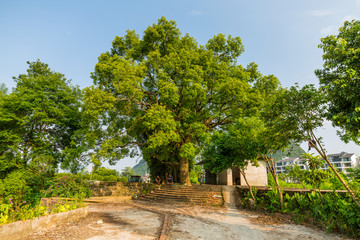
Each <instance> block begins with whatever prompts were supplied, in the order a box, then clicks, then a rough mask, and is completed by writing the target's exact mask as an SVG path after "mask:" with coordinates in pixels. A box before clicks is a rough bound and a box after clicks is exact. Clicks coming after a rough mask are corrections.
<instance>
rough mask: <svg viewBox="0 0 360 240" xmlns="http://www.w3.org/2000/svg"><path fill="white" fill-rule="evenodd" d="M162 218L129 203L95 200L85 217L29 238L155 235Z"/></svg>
mask: <svg viewBox="0 0 360 240" xmlns="http://www.w3.org/2000/svg"><path fill="white" fill-rule="evenodd" d="M162 221H163V219H162V216H161V215H159V214H157V213H154V212H150V211H145V210H142V209H139V208H137V207H134V206H130V205H129V204H126V203H118V204H93V205H90V206H89V215H88V216H87V217H86V218H83V219H81V220H80V221H76V222H69V223H66V224H64V225H60V226H58V227H55V228H52V229H49V230H46V231H40V232H37V233H35V234H32V235H30V236H29V237H27V238H26V239H29V240H35V239H37V240H48V239H67V240H68V239H69V240H70V239H71V240H75V239H76V240H78V239H79V240H85V239H88V240H103V239H104V240H105V239H145V240H146V239H156V238H157V237H158V236H159V231H160V230H161V229H160V227H161V226H162Z"/></svg>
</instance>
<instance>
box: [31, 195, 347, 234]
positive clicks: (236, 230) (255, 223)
mask: <svg viewBox="0 0 360 240" xmlns="http://www.w3.org/2000/svg"><path fill="white" fill-rule="evenodd" d="M144 208H146V209H144ZM156 211H158V212H160V211H161V212H167V213H168V214H169V226H168V229H167V239H169V240H172V239H174V240H175V239H179V240H182V239H184V240H185V239H190V240H192V239H211V240H214V239H215V240H216V239H241V240H254V239H267V240H272V239H274V240H275V239H276V240H277V239H284V240H285V239H345V238H341V237H339V236H337V235H334V234H328V233H325V232H323V231H316V230H313V229H310V228H307V227H304V226H299V225H294V224H282V223H275V224H268V223H265V224H264V222H266V221H263V220H264V219H262V218H266V216H265V215H261V214H254V213H251V212H245V211H239V210H238V209H236V208H235V207H233V206H231V205H229V204H226V207H223V208H204V207H196V206H181V205H165V204H159V203H148V202H141V201H136V202H134V203H133V204H126V203H119V204H95V205H90V208H89V212H90V214H89V215H88V217H86V218H84V219H82V220H80V221H78V222H71V223H67V224H65V225H62V226H59V227H56V228H53V229H49V230H47V231H42V232H38V233H36V234H33V235H31V236H29V237H28V238H27V239H29V240H30V239H31V240H35V239H37V240H45V239H88V240H102V239H158V237H159V235H160V231H161V228H162V221H163V214H159V213H157V212H156Z"/></svg>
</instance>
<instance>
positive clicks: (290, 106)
mask: <svg viewBox="0 0 360 240" xmlns="http://www.w3.org/2000/svg"><path fill="white" fill-rule="evenodd" d="M325 102H326V99H325V96H324V93H323V92H321V91H318V90H317V89H316V88H315V87H314V86H313V85H306V86H304V87H303V88H301V89H300V88H299V87H298V86H297V85H296V86H294V87H291V88H290V90H289V91H286V92H284V93H283V95H282V97H280V98H279V99H278V100H277V101H275V102H274V104H273V106H272V108H273V109H274V110H275V111H273V113H272V117H273V121H276V122H277V127H278V131H285V130H288V131H289V133H290V134H291V135H292V137H293V139H295V140H296V141H301V140H302V141H309V143H310V144H311V146H312V147H313V148H315V150H316V151H317V152H318V153H319V155H320V156H321V157H322V158H323V159H324V160H325V162H326V163H327V164H328V165H329V167H330V169H331V170H332V171H333V172H334V173H335V175H336V176H337V178H338V179H339V180H340V182H341V183H342V185H343V186H344V187H345V189H346V190H347V191H348V192H349V194H350V195H351V197H352V198H353V200H354V201H355V202H356V204H357V205H358V206H359V207H360V203H359V201H358V200H357V198H356V196H355V194H354V192H353V191H352V190H351V189H350V187H349V186H348V185H347V184H346V182H345V180H344V179H343V178H342V177H341V176H340V174H339V173H338V171H337V170H336V169H335V168H334V166H333V165H332V164H331V162H330V161H329V159H328V157H327V155H326V151H325V149H324V148H323V146H322V142H321V139H319V138H317V137H316V136H315V134H314V129H316V128H317V127H320V126H322V124H323V121H324V114H325V113H326V106H325Z"/></svg>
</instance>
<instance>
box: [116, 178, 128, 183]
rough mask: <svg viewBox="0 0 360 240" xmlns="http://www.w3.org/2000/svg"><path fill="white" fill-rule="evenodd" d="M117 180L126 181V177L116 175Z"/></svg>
mask: <svg viewBox="0 0 360 240" xmlns="http://www.w3.org/2000/svg"><path fill="white" fill-rule="evenodd" d="M117 181H118V182H127V178H126V177H118V178H117Z"/></svg>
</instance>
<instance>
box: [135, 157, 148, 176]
mask: <svg viewBox="0 0 360 240" xmlns="http://www.w3.org/2000/svg"><path fill="white" fill-rule="evenodd" d="M132 169H133V170H134V173H135V175H140V176H144V175H145V173H146V172H147V171H148V166H147V163H146V162H145V160H144V159H141V160H140V162H139V163H138V164H136V165H135V166H134V167H133V168H132Z"/></svg>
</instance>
